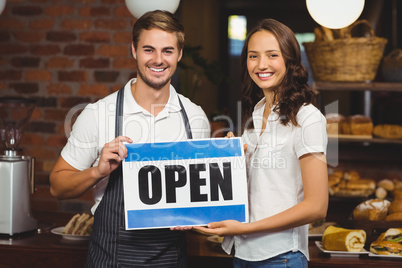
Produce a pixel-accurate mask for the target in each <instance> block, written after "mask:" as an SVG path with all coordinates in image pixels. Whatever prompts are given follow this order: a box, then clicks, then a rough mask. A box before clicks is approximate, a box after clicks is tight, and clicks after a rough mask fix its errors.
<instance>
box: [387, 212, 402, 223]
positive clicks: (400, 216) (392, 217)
mask: <svg viewBox="0 0 402 268" xmlns="http://www.w3.org/2000/svg"><path fill="white" fill-rule="evenodd" d="M385 221H402V212H395V213H391V214H389V215H387V217H385Z"/></svg>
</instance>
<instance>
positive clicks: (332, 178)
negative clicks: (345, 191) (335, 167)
mask: <svg viewBox="0 0 402 268" xmlns="http://www.w3.org/2000/svg"><path fill="white" fill-rule="evenodd" d="M341 179H342V177H339V176H337V175H336V174H329V175H328V186H329V187H332V186H335V185H337V184H338V183H339V182H340V181H341Z"/></svg>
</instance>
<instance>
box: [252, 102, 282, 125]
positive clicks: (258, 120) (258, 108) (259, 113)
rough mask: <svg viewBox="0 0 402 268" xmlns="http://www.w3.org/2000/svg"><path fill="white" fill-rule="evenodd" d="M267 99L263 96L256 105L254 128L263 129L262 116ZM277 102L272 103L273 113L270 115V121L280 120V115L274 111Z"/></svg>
mask: <svg viewBox="0 0 402 268" xmlns="http://www.w3.org/2000/svg"><path fill="white" fill-rule="evenodd" d="M266 103H267V102H266V100H265V97H263V98H262V99H261V100H260V101H259V102H257V104H256V105H255V106H254V111H253V115H252V116H253V123H254V128H255V129H261V128H262V118H263V115H264V108H265V105H266ZM276 105H277V104H275V105H272V107H271V113H270V114H269V116H268V121H275V120H278V118H279V115H278V114H277V113H276V112H274V109H275V107H276Z"/></svg>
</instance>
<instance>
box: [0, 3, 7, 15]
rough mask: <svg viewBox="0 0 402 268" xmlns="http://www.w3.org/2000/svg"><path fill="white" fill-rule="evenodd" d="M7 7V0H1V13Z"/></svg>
mask: <svg viewBox="0 0 402 268" xmlns="http://www.w3.org/2000/svg"><path fill="white" fill-rule="evenodd" d="M5 7H6V0H0V15H1V13H3V10H4V8H5Z"/></svg>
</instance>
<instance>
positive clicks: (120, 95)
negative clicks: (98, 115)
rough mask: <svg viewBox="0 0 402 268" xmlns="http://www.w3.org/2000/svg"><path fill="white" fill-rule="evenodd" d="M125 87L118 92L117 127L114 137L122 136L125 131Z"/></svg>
mask: <svg viewBox="0 0 402 268" xmlns="http://www.w3.org/2000/svg"><path fill="white" fill-rule="evenodd" d="M123 100H124V87H123V88H122V89H120V90H119V92H117V100H116V119H115V120H116V123H115V124H116V126H115V130H114V135H115V136H116V137H118V136H120V135H121V134H122V131H123V130H122V129H123V106H124V101H123Z"/></svg>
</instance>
